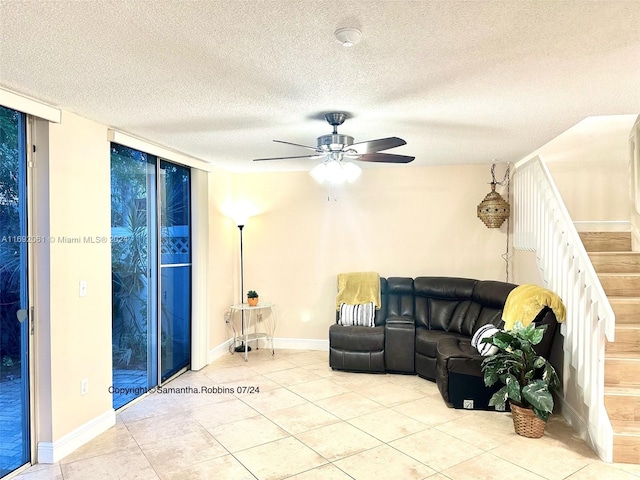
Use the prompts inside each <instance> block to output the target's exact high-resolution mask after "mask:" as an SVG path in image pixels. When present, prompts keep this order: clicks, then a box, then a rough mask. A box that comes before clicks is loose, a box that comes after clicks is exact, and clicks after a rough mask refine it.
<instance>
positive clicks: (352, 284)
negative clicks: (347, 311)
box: [336, 272, 381, 310]
mask: <svg viewBox="0 0 640 480" xmlns="http://www.w3.org/2000/svg"><path fill="white" fill-rule="evenodd" d="M369 302H373V303H375V304H376V309H380V305H381V301H380V275H378V274H377V273H376V272H352V273H340V274H338V296H337V297H336V310H338V309H339V308H340V304H341V303H347V304H349V305H358V304H362V303H369Z"/></svg>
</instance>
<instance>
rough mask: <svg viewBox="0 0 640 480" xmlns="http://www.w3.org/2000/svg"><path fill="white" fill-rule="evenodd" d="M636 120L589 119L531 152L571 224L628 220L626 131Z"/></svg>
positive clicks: (623, 117) (624, 117)
mask: <svg viewBox="0 0 640 480" xmlns="http://www.w3.org/2000/svg"><path fill="white" fill-rule="evenodd" d="M636 117H637V116H636V115H614V116H601V117H587V118H585V119H584V120H582V121H581V122H579V123H577V124H576V125H575V126H573V127H571V128H570V129H569V130H567V131H566V132H564V133H563V134H561V135H560V136H558V137H557V138H555V139H553V140H552V141H550V142H549V143H547V144H546V145H544V146H542V147H541V148H540V149H539V150H537V151H536V152H534V154H535V155H540V156H541V157H542V158H543V159H544V161H545V162H546V163H547V166H548V167H549V171H550V172H551V174H552V176H553V179H554V181H555V182H556V185H557V187H558V191H559V192H560V194H561V195H562V198H563V200H564V201H565V204H566V205H567V210H568V211H569V214H570V215H571V218H572V219H573V220H574V221H576V222H580V221H627V222H628V221H629V219H630V217H629V213H630V212H629V132H630V130H631V127H632V125H633V122H634V120H635V118H636Z"/></svg>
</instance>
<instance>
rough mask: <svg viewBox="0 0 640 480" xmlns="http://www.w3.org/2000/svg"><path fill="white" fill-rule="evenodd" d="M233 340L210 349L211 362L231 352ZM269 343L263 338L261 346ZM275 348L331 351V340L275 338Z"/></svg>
mask: <svg viewBox="0 0 640 480" xmlns="http://www.w3.org/2000/svg"><path fill="white" fill-rule="evenodd" d="M230 344H231V340H227V341H225V342H222V343H221V344H220V345H218V346H217V347H214V348H212V349H211V350H209V363H211V362H213V361H215V360H217V359H218V358H220V357H222V356H223V355H225V354H226V353H228V352H229V345H230ZM267 347H268V345H267V344H266V343H265V342H264V341H262V340H261V343H260V348H267ZM273 348H276V349H282V350H320V351H323V352H328V351H329V340H328V339H327V340H317V339H315V338H277V337H276V338H274V339H273Z"/></svg>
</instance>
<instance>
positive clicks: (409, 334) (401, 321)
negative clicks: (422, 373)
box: [384, 317, 416, 373]
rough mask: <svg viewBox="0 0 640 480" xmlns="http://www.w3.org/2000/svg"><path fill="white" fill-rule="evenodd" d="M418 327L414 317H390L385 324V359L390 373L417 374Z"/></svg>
mask: <svg viewBox="0 0 640 480" xmlns="http://www.w3.org/2000/svg"><path fill="white" fill-rule="evenodd" d="M415 335H416V327H415V322H414V320H413V318H412V317H389V318H387V320H386V324H385V335H384V343H385V346H384V357H385V365H386V369H387V370H388V371H390V372H401V373H414V372H415V363H414V362H415Z"/></svg>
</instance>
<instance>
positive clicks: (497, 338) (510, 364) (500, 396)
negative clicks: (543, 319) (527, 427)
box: [482, 322, 559, 422]
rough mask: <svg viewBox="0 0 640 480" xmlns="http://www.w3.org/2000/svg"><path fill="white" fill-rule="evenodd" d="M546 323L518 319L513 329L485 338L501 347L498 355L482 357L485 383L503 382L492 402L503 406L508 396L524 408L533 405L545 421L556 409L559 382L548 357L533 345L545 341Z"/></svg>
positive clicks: (491, 403)
mask: <svg viewBox="0 0 640 480" xmlns="http://www.w3.org/2000/svg"><path fill="white" fill-rule="evenodd" d="M546 329H547V326H546V325H541V326H536V325H535V324H533V323H531V324H529V325H528V326H526V327H525V326H524V325H522V323H520V322H517V323H516V324H515V325H514V327H513V329H512V330H508V331H500V332H498V333H496V334H495V335H493V336H491V337H489V338H485V339H483V340H482V341H483V342H484V343H491V344H492V345H495V346H496V347H498V352H497V353H496V354H495V355H492V356H490V357H487V358H485V359H484V360H483V361H482V371H483V373H484V383H485V385H487V386H488V387H490V386H492V385H495V384H496V383H497V382H501V383H502V385H503V387H502V388H500V390H498V391H497V392H496V393H495V394H494V395H493V396H492V397H491V400H489V405H491V406H495V407H498V408H499V409H504V407H505V403H506V402H507V400H510V401H511V402H512V403H515V404H516V405H519V406H521V407H524V408H532V409H533V412H534V413H535V415H536V416H537V417H538V418H540V419H541V420H543V421H545V422H546V421H547V420H548V419H549V415H551V412H552V411H553V396H552V395H551V389H553V388H555V387H557V386H558V384H559V380H558V375H557V374H556V371H555V369H554V368H553V365H551V364H550V363H549V362H548V360H547V359H546V358H544V357H541V356H540V355H538V354H537V353H536V351H535V350H534V348H533V346H534V345H537V344H539V343H540V342H541V341H542V337H543V336H544V332H545V331H546Z"/></svg>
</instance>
